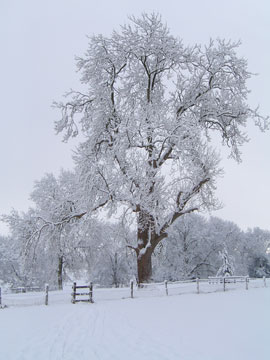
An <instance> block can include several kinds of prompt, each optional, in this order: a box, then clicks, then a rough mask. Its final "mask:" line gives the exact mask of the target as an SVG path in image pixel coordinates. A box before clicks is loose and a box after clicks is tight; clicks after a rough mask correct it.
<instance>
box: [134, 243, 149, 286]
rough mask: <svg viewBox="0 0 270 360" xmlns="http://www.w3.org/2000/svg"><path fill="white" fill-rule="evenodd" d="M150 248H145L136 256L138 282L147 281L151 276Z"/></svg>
mask: <svg viewBox="0 0 270 360" xmlns="http://www.w3.org/2000/svg"><path fill="white" fill-rule="evenodd" d="M151 256H152V250H148V249H146V251H145V253H143V254H141V253H140V254H139V255H138V256H137V268H138V282H139V284H141V283H145V282H149V281H150V280H151V276H152V258H151Z"/></svg>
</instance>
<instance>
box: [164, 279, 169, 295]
mask: <svg viewBox="0 0 270 360" xmlns="http://www.w3.org/2000/svg"><path fill="white" fill-rule="evenodd" d="M164 285H165V292H166V295H167V296H168V295H169V293H168V281H167V280H165V281H164Z"/></svg>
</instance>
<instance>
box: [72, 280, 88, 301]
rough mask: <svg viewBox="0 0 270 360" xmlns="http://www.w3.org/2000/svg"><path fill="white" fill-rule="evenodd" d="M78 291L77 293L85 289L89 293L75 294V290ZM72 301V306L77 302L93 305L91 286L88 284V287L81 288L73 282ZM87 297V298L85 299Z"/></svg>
mask: <svg viewBox="0 0 270 360" xmlns="http://www.w3.org/2000/svg"><path fill="white" fill-rule="evenodd" d="M78 289H79V291H80V290H81V289H87V290H88V291H89V292H77V290H78ZM71 295H72V299H71V302H72V304H76V303H77V302H89V303H93V302H94V301H93V284H92V283H90V284H89V285H83V286H78V285H77V284H76V283H75V282H74V283H73V286H72V294H71ZM77 296H80V297H81V296H83V297H84V299H82V298H79V299H78V298H77ZM85 297H87V298H85Z"/></svg>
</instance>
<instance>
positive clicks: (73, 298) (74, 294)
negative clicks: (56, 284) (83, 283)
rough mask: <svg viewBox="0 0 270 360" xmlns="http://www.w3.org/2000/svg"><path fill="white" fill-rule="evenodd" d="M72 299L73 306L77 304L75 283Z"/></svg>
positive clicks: (74, 284)
mask: <svg viewBox="0 0 270 360" xmlns="http://www.w3.org/2000/svg"><path fill="white" fill-rule="evenodd" d="M72 290H73V292H72V299H71V302H72V304H75V303H76V283H75V282H74V283H73V286H72Z"/></svg>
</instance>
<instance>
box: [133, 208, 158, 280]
mask: <svg viewBox="0 0 270 360" xmlns="http://www.w3.org/2000/svg"><path fill="white" fill-rule="evenodd" d="M152 228H153V218H152V216H151V215H150V214H148V213H146V212H144V211H140V213H139V217H138V231H137V241H138V247H137V249H136V254H137V271H138V282H139V284H141V283H144V282H149V281H150V279H151V276H152V259H151V256H152V253H153V251H154V247H153V241H152V240H153V237H154V234H153V232H152Z"/></svg>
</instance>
